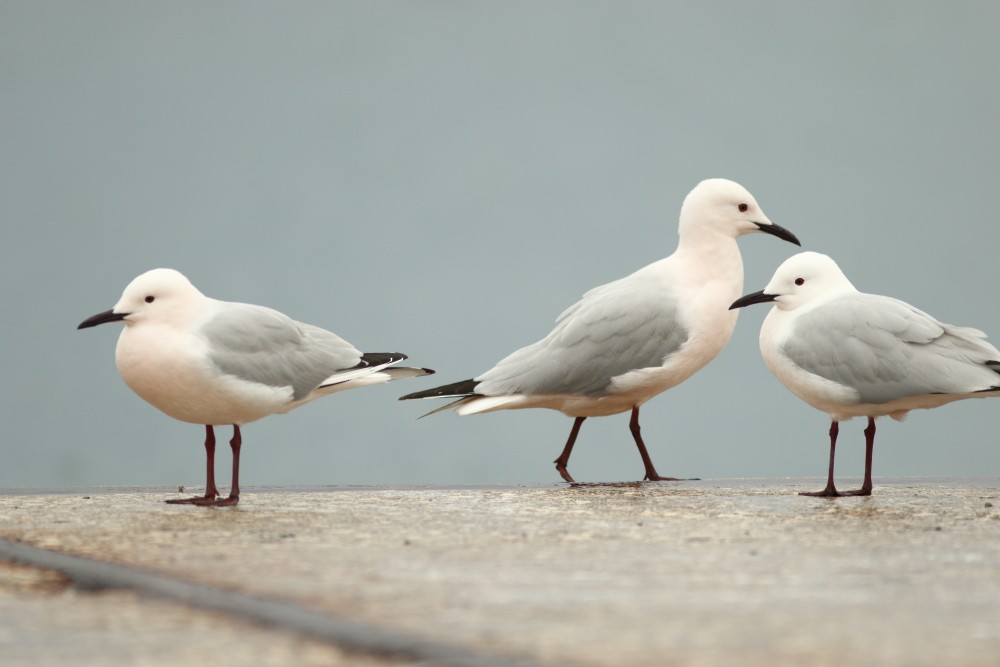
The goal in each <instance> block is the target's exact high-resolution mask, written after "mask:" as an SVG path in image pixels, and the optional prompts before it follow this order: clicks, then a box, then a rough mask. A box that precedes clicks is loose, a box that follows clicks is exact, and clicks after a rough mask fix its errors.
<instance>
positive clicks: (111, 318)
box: [77, 310, 128, 329]
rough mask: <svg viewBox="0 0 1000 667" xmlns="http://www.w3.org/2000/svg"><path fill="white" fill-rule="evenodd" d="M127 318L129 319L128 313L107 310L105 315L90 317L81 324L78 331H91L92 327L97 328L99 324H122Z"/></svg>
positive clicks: (98, 314)
mask: <svg viewBox="0 0 1000 667" xmlns="http://www.w3.org/2000/svg"><path fill="white" fill-rule="evenodd" d="M126 317H128V313H116V312H114V311H113V310H105V311H104V312H103V313H97V314H96V315H94V316H93V317H88V318H87V319H85V320H84V321H83V322H80V326H78V327H77V329H89V328H90V327H96V326H97V325H98V324H107V323H108V322H121V321H122V320H124V319H125V318H126Z"/></svg>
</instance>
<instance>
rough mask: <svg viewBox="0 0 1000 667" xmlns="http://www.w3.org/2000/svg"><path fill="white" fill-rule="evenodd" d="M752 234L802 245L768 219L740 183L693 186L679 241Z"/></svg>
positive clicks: (714, 180) (713, 182)
mask: <svg viewBox="0 0 1000 667" xmlns="http://www.w3.org/2000/svg"><path fill="white" fill-rule="evenodd" d="M753 232H764V233H765V234H770V235H772V236H776V237H778V238H779V239H783V240H785V241H788V242H789V243H794V244H795V245H802V244H801V243H799V240H798V239H797V238H796V237H795V234H793V233H791V232H790V231H788V230H787V229H785V228H784V227H780V226H778V225H776V224H774V223H773V222H771V221H770V220H768V218H767V216H766V215H764V211H762V210H761V208H760V205H759V204H758V203H757V200H756V199H754V198H753V195H752V194H750V192H749V191H748V190H747V189H746V188H744V187H743V186H742V185H740V184H739V183H736V182H733V181H729V180H726V179H724V178H710V179H708V180H704V181H702V182H701V183H699V184H698V185H696V186H695V188H694V190H692V191H691V192H689V193H688V196H687V197H685V198H684V204H683V206H681V220H680V235H681V237H682V238H684V237H686V236H687V237H698V236H701V235H703V234H706V233H716V234H724V235H726V236H729V237H731V238H736V237H738V236H743V235H744V234H751V233H753Z"/></svg>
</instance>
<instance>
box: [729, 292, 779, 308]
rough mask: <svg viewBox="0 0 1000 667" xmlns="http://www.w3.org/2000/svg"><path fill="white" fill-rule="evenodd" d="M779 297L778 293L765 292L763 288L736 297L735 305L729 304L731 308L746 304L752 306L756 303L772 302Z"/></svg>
mask: <svg viewBox="0 0 1000 667" xmlns="http://www.w3.org/2000/svg"><path fill="white" fill-rule="evenodd" d="M777 298H778V295H777V294H764V290H761V291H759V292H754V293H753V294H747V295H746V296H741V297H740V298H738V299H736V301H733V305H731V306H729V310H733V309H734V308H742V307H744V306H752V305H753V304H755V303H770V302H772V301H774V300H775V299H777Z"/></svg>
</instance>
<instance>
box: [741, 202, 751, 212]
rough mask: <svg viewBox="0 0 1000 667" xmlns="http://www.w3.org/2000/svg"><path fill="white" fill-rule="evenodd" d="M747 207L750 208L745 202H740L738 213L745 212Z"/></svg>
mask: <svg viewBox="0 0 1000 667" xmlns="http://www.w3.org/2000/svg"><path fill="white" fill-rule="evenodd" d="M748 208H750V207H749V206H747V205H746V204H740V206H739V209H740V213H746V212H747V209H748Z"/></svg>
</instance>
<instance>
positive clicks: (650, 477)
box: [642, 474, 701, 482]
mask: <svg viewBox="0 0 1000 667" xmlns="http://www.w3.org/2000/svg"><path fill="white" fill-rule="evenodd" d="M700 480H701V477H661V476H660V475H649V474H647V475H646V476H645V477H643V478H642V481H644V482H698V481H700Z"/></svg>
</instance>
